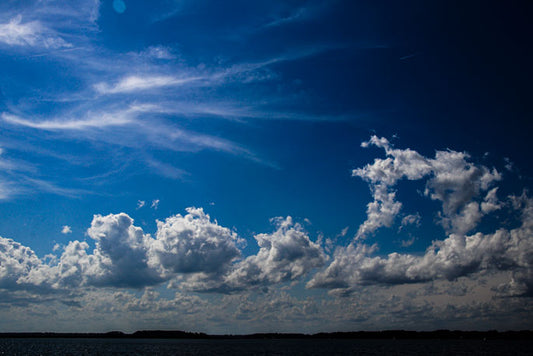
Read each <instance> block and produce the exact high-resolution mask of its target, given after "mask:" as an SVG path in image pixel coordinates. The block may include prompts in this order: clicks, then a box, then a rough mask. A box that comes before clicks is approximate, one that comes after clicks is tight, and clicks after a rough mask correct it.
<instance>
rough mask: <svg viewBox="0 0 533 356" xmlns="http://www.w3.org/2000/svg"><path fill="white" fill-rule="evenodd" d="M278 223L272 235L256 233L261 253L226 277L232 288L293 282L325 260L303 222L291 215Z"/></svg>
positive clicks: (251, 257)
mask: <svg viewBox="0 0 533 356" xmlns="http://www.w3.org/2000/svg"><path fill="white" fill-rule="evenodd" d="M275 222H276V224H277V230H276V231H274V232H273V233H272V234H259V235H256V236H255V239H256V241H257V243H258V245H259V247H260V249H259V252H258V253H257V254H256V255H252V256H248V257H247V258H246V259H245V260H243V261H241V262H240V263H239V264H238V266H237V268H236V269H235V270H234V271H233V272H231V273H230V274H229V276H227V277H226V280H225V283H227V284H228V285H229V286H231V288H235V289H241V288H246V287H249V286H255V285H268V284H273V283H280V282H285V281H292V280H295V279H298V278H300V277H302V276H303V275H305V274H307V273H308V272H309V271H311V270H312V269H313V268H316V267H320V266H322V265H323V264H324V263H325V261H326V256H325V254H324V253H323V251H322V249H321V247H320V246H319V245H318V244H316V243H314V242H312V241H311V240H310V239H309V236H308V235H307V233H306V232H305V231H304V230H303V228H302V226H301V225H300V224H298V223H295V222H294V221H293V219H292V218H291V217H290V216H289V217H287V218H286V219H282V218H278V219H276V220H275Z"/></svg>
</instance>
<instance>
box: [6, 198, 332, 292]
mask: <svg viewBox="0 0 533 356" xmlns="http://www.w3.org/2000/svg"><path fill="white" fill-rule="evenodd" d="M186 210H187V214H185V215H183V216H182V215H180V214H178V215H175V216H171V217H169V218H167V219H166V220H165V221H164V222H163V221H158V222H157V233H156V238H153V237H152V236H150V235H148V234H145V233H144V232H143V230H142V229H141V228H140V227H137V226H135V225H134V224H133V219H132V218H131V217H129V216H128V215H127V214H125V213H120V214H109V215H107V216H102V215H95V216H94V218H93V221H92V223H91V227H90V228H89V229H88V230H87V234H88V236H89V237H90V238H92V239H93V240H94V241H95V248H94V249H93V250H92V251H90V250H89V244H88V243H87V242H85V241H77V240H75V241H70V242H69V243H68V244H67V245H66V246H65V247H64V249H63V251H62V253H61V255H60V256H53V255H48V256H47V258H49V260H48V261H46V262H45V261H43V260H41V259H39V258H38V257H37V256H36V255H35V253H34V252H33V251H32V250H31V249H30V248H28V247H25V246H22V245H20V244H19V243H16V242H14V241H12V240H8V239H2V240H1V244H0V262H2V264H1V268H0V288H3V287H5V288H10V287H13V286H17V288H19V289H24V288H30V287H31V288H33V287H37V286H39V287H46V288H48V289H50V288H51V289H55V290H62V289H65V288H67V289H71V288H84V287H115V288H143V287H147V286H152V285H157V284H160V283H162V282H166V281H171V286H179V287H180V288H182V289H192V290H198V291H218V292H228V291H235V290H242V289H244V288H246V287H249V286H254V285H269V284H274V283H281V282H285V281H294V280H296V279H298V278H301V277H302V276H304V275H305V274H307V273H308V272H309V271H310V270H312V269H313V268H315V267H320V266H322V265H323V264H324V262H325V261H326V256H325V254H324V253H323V251H322V249H321V247H320V246H319V245H318V244H317V243H314V242H312V241H311V240H310V239H309V236H308V235H307V233H305V231H304V230H303V228H302V227H301V225H300V224H298V223H294V222H293V220H292V218H290V217H287V218H286V219H281V218H277V219H274V220H275V222H276V224H277V230H276V231H275V232H274V233H272V234H259V235H256V236H255V239H256V240H257V242H258V244H259V247H260V249H259V252H258V253H257V254H256V255H252V256H248V257H247V258H246V259H244V260H241V261H240V262H238V261H237V259H238V258H239V257H240V256H241V251H240V249H239V245H240V244H241V243H243V240H241V239H240V238H239V237H238V235H237V234H236V233H235V232H234V231H231V230H230V229H228V228H226V227H223V226H220V225H219V224H218V223H217V222H216V221H211V219H210V217H209V215H208V214H206V213H205V212H204V211H203V209H201V208H187V209H186Z"/></svg>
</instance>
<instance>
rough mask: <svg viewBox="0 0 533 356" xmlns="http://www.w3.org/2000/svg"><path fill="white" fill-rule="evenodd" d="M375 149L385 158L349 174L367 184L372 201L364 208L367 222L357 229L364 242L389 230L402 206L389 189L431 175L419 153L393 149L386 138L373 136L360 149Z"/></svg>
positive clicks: (426, 161)
mask: <svg viewBox="0 0 533 356" xmlns="http://www.w3.org/2000/svg"><path fill="white" fill-rule="evenodd" d="M369 145H374V146H377V147H380V148H383V149H384V150H385V153H386V154H387V156H388V157H387V158H385V159H380V158H378V159H375V160H374V162H373V163H372V164H367V165H366V166H365V167H363V168H357V169H354V170H353V171H352V175H353V176H357V177H361V178H362V179H364V180H365V181H367V182H368V183H369V185H370V189H371V191H372V196H373V197H374V201H372V202H370V203H369V204H368V205H367V220H366V221H365V222H364V223H363V224H362V225H361V226H360V227H359V230H358V232H357V235H356V238H358V239H360V238H365V237H367V236H368V235H370V234H372V233H374V232H375V231H376V230H377V229H379V228H380V227H390V226H392V224H393V222H394V219H395V218H396V216H397V215H398V213H399V212H400V210H401V208H402V204H401V203H400V202H397V201H396V200H395V197H396V193H395V191H394V190H393V189H392V187H394V186H395V185H396V183H397V182H398V181H399V180H400V179H404V178H406V179H409V180H415V179H421V178H422V177H424V176H425V175H427V174H429V173H430V172H431V169H432V167H431V163H430V161H429V160H428V159H427V158H425V157H423V156H422V155H420V154H419V153H417V152H415V151H413V150H410V149H405V150H399V149H393V148H392V147H391V144H390V142H389V141H388V140H387V139H386V138H378V137H377V136H372V137H371V138H370V140H369V141H368V142H363V143H362V144H361V146H362V147H368V146H369Z"/></svg>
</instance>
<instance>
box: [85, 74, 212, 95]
mask: <svg viewBox="0 0 533 356" xmlns="http://www.w3.org/2000/svg"><path fill="white" fill-rule="evenodd" d="M201 79H202V78H201V77H189V78H187V77H185V78H177V77H173V76H163V75H153V76H142V77H141V76H136V75H133V76H128V77H125V78H123V79H121V80H120V81H119V82H117V83H115V84H114V85H109V84H106V83H98V84H95V86H94V88H95V89H96V91H97V92H98V93H100V94H120V93H132V92H136V91H142V90H150V89H157V88H163V87H169V86H179V85H184V84H187V83H191V82H195V81H198V80H201Z"/></svg>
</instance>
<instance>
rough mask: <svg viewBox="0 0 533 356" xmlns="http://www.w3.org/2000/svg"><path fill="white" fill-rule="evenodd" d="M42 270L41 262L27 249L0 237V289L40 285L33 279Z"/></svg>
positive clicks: (38, 281)
mask: <svg viewBox="0 0 533 356" xmlns="http://www.w3.org/2000/svg"><path fill="white" fill-rule="evenodd" d="M42 268H43V264H42V261H41V260H40V259H39V258H38V257H37V255H36V254H35V252H33V250H32V249H30V248H29V247H26V246H23V245H21V244H20V243H18V242H15V241H13V240H11V239H6V238H3V237H0V288H10V289H19V288H22V287H23V286H28V285H32V284H34V283H32V282H35V284H40V282H43V281H42V280H36V279H35V278H34V277H35V276H36V274H37V271H39V272H40V271H41V270H42Z"/></svg>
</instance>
